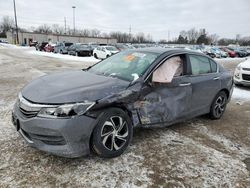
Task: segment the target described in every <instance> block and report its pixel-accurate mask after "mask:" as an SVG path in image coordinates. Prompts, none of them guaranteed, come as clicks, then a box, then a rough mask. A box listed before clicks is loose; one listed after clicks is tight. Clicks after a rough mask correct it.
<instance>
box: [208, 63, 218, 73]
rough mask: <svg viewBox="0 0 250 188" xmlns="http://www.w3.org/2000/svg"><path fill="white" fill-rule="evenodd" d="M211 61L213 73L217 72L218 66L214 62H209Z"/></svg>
mask: <svg viewBox="0 0 250 188" xmlns="http://www.w3.org/2000/svg"><path fill="white" fill-rule="evenodd" d="M209 61H210V64H211V69H212V72H213V73H214V72H217V64H216V63H215V62H214V61H212V60H209Z"/></svg>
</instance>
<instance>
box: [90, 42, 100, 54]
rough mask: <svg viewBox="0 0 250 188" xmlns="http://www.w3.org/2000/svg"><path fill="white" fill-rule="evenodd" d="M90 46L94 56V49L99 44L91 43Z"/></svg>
mask: <svg viewBox="0 0 250 188" xmlns="http://www.w3.org/2000/svg"><path fill="white" fill-rule="evenodd" d="M88 46H89V47H90V49H91V55H92V56H93V52H94V49H95V48H97V47H98V46H99V45H98V44H95V43H89V44H88Z"/></svg>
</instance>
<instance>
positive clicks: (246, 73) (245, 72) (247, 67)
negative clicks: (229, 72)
mask: <svg viewBox="0 0 250 188" xmlns="http://www.w3.org/2000/svg"><path fill="white" fill-rule="evenodd" d="M234 83H235V85H244V86H250V59H248V60H246V61H244V62H242V63H240V64H239V65H238V66H237V67H236V69H235V72H234Z"/></svg>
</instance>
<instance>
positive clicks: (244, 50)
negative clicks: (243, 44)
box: [239, 48, 250, 56]
mask: <svg viewBox="0 0 250 188" xmlns="http://www.w3.org/2000/svg"><path fill="white" fill-rule="evenodd" d="M239 50H240V51H242V52H244V53H245V54H246V56H249V55H250V50H249V49H247V48H239Z"/></svg>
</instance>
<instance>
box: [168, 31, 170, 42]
mask: <svg viewBox="0 0 250 188" xmlns="http://www.w3.org/2000/svg"><path fill="white" fill-rule="evenodd" d="M169 41H170V31H169V30H168V42H169Z"/></svg>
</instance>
